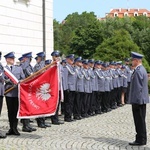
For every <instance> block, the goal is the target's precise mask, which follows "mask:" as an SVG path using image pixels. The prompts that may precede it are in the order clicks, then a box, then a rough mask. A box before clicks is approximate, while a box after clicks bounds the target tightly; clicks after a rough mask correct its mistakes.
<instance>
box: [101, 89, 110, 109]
mask: <svg viewBox="0 0 150 150" xmlns="http://www.w3.org/2000/svg"><path fill="white" fill-rule="evenodd" d="M109 95H110V92H106V91H105V92H104V94H103V99H102V111H107V110H108V108H109V107H110V104H109V103H110V101H109V98H110V96H109Z"/></svg>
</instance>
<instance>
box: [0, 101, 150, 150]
mask: <svg viewBox="0 0 150 150" xmlns="http://www.w3.org/2000/svg"><path fill="white" fill-rule="evenodd" d="M149 110H150V105H147V130H148V143H147V145H146V146H140V147H138V146H134V147H132V146H129V145H128V142H132V141H134V136H135V130H134V124H133V118H132V113H131V106H130V105H125V106H124V107H120V108H117V109H116V110H113V111H111V112H109V113H105V114H101V115H97V116H92V117H89V118H86V119H82V120H79V121H74V122H71V123H68V122H65V124H63V125H52V126H51V127H49V128H46V129H41V128H37V131H35V132H32V133H25V132H22V131H21V129H22V126H21V124H20V123H19V126H18V128H19V131H20V133H21V136H19V137H16V136H9V137H7V138H6V139H0V150H125V149H127V150H150V139H149V138H150V111H149ZM61 119H63V117H61ZM46 122H50V120H46ZM33 126H35V127H36V126H37V124H36V122H35V121H34V123H33ZM8 128H9V127H8V118H7V109H6V106H5V104H4V107H3V110H2V116H1V117H0V129H1V131H3V132H7V131H8Z"/></svg>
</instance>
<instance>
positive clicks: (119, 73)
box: [116, 61, 123, 107]
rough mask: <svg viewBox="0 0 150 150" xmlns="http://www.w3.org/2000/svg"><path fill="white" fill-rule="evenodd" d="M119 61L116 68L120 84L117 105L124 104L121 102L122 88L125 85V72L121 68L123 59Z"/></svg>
mask: <svg viewBox="0 0 150 150" xmlns="http://www.w3.org/2000/svg"><path fill="white" fill-rule="evenodd" d="M116 63H117V66H116V67H117V68H116V73H117V75H118V82H119V86H118V93H117V106H119V107H120V106H122V104H121V90H122V86H123V73H122V70H121V66H122V61H118V62H116Z"/></svg>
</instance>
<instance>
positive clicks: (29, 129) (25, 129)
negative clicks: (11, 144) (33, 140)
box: [22, 126, 32, 132]
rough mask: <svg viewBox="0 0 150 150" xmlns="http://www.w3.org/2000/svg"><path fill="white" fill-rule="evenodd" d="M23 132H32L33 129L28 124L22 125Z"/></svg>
mask: <svg viewBox="0 0 150 150" xmlns="http://www.w3.org/2000/svg"><path fill="white" fill-rule="evenodd" d="M22 131H23V132H32V129H31V128H29V127H28V126H25V127H22Z"/></svg>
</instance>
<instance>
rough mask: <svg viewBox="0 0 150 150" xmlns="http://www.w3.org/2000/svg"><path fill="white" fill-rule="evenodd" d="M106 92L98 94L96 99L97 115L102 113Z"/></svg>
mask: <svg viewBox="0 0 150 150" xmlns="http://www.w3.org/2000/svg"><path fill="white" fill-rule="evenodd" d="M103 94H104V92H96V99H95V113H98V112H101V109H102V106H101V103H102V99H103Z"/></svg>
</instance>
